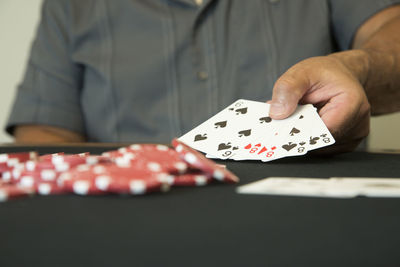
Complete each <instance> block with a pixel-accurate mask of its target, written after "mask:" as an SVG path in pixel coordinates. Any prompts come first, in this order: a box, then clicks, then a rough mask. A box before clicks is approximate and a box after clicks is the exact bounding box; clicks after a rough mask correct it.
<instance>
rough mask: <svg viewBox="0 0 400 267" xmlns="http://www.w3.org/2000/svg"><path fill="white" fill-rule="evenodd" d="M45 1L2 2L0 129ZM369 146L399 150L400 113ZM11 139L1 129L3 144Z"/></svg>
mask: <svg viewBox="0 0 400 267" xmlns="http://www.w3.org/2000/svg"><path fill="white" fill-rule="evenodd" d="M41 3H42V0H0V127H1V128H3V127H4V125H5V123H6V120H7V116H8V113H9V109H10V106H11V103H12V101H13V97H14V93H15V90H16V87H17V85H18V84H19V82H20V80H21V78H22V75H23V73H24V70H25V64H26V61H27V58H28V53H29V49H30V45H31V41H32V38H33V36H34V33H35V30H36V27H37V23H38V21H39V17H40V5H41ZM399 90H400V88H399ZM371 125H372V128H371V135H370V138H369V147H370V148H371V149H400V113H397V114H392V115H387V116H382V117H379V118H373V119H372V122H371ZM11 141H12V139H11V137H9V136H8V135H7V134H6V133H4V132H3V130H2V129H0V143H4V142H11Z"/></svg>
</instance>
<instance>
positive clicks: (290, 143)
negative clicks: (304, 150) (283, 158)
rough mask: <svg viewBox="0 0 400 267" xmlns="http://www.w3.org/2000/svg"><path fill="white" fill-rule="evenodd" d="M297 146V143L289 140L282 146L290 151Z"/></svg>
mask: <svg viewBox="0 0 400 267" xmlns="http://www.w3.org/2000/svg"><path fill="white" fill-rule="evenodd" d="M296 146H297V144H295V143H292V142H289V143H287V144H285V145H283V146H282V148H283V149H285V150H286V151H290V150H292V149H293V148H295V147H296Z"/></svg>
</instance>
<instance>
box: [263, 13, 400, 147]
mask: <svg viewBox="0 0 400 267" xmlns="http://www.w3.org/2000/svg"><path fill="white" fill-rule="evenodd" d="M399 28H400V7H399V6H394V7H390V8H387V9H385V10H383V11H381V12H379V13H378V14H376V15H375V16H373V17H372V18H370V19H369V20H368V21H367V22H366V23H364V24H363V25H362V26H361V27H360V29H359V30H358V31H357V34H356V36H355V39H354V44H353V48H355V49H354V50H348V51H346V52H341V53H334V54H331V55H328V56H324V57H315V58H309V59H306V60H304V61H301V62H300V63H298V64H296V65H294V66H293V67H291V68H290V69H289V70H288V71H286V73H284V74H283V75H282V76H281V77H280V78H279V79H278V80H277V81H276V83H275V86H274V89H273V95H272V100H271V101H270V102H269V103H271V110H270V113H271V117H272V118H274V119H283V118H286V117H288V116H289V115H290V114H292V113H293V111H294V110H295V109H296V107H297V104H298V103H300V104H306V103H310V104H314V105H315V106H316V107H317V108H318V111H319V114H320V116H321V118H322V120H323V121H324V122H325V124H326V125H327V127H328V129H329V130H330V131H331V133H332V135H333V136H334V137H335V139H336V144H335V145H334V146H332V147H329V148H327V149H325V152H330V153H331V152H346V151H351V150H353V149H355V148H356V147H357V145H358V144H359V143H360V142H361V140H362V139H363V138H364V137H366V136H367V135H368V133H369V120H370V113H371V112H370V109H371V110H372V113H374V112H375V113H380V114H382V113H388V112H393V111H397V110H400V90H399V88H400V87H399V86H400V78H399V72H400V67H399V66H400V56H399V54H400V42H399V40H398V38H399V37H397V36H398V29H399ZM370 103H371V105H370Z"/></svg>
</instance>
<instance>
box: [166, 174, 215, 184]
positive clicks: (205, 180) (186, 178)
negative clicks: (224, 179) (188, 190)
mask: <svg viewBox="0 0 400 267" xmlns="http://www.w3.org/2000/svg"><path fill="white" fill-rule="evenodd" d="M212 180H213V178H212V177H209V176H206V175H204V174H202V173H201V172H199V173H186V174H180V175H176V176H175V177H174V178H173V182H172V185H173V186H205V185H207V184H209V183H211V182H212Z"/></svg>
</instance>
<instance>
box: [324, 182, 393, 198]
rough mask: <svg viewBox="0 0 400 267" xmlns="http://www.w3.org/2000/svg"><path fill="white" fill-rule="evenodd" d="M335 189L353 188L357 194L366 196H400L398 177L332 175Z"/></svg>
mask: <svg viewBox="0 0 400 267" xmlns="http://www.w3.org/2000/svg"><path fill="white" fill-rule="evenodd" d="M331 180H332V182H333V183H336V184H337V185H338V189H337V190H350V189H351V188H354V190H356V191H357V194H358V195H361V196H367V197H400V178H373V177H332V178H331Z"/></svg>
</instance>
